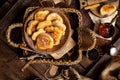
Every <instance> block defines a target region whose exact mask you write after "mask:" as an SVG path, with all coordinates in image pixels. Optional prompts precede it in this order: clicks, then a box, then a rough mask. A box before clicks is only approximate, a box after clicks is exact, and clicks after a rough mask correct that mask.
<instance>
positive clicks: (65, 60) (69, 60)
mask: <svg viewBox="0 0 120 80" xmlns="http://www.w3.org/2000/svg"><path fill="white" fill-rule="evenodd" d="M37 8H38V7H29V8H28V9H27V10H26V12H25V15H24V18H23V21H25V20H26V19H27V16H28V15H29V13H31V11H34V10H35V9H37ZM54 9H55V10H60V11H61V12H63V13H65V14H67V13H76V14H77V15H78V19H79V22H78V24H79V27H81V21H82V16H81V13H80V12H79V11H78V10H76V9H71V8H54ZM15 27H21V28H24V27H23V24H22V23H15V24H11V25H10V26H9V28H8V30H7V32H6V37H7V41H8V43H9V44H10V45H12V46H13V47H17V48H21V49H23V50H24V53H23V54H24V55H25V58H26V59H28V60H30V58H31V57H32V61H31V63H47V64H53V65H67V66H69V65H75V64H78V63H79V62H80V61H81V59H82V50H80V51H79V52H78V50H76V49H77V48H76V47H75V48H74V49H73V51H72V52H71V51H69V52H68V53H66V54H65V55H64V56H63V57H62V58H60V59H58V60H56V59H54V58H52V57H49V54H47V55H43V54H40V53H39V52H37V51H35V50H33V49H31V48H30V47H29V45H28V44H27V43H26V41H25V40H24V38H23V43H22V44H16V43H14V42H12V40H11V39H10V33H11V31H12V29H13V28H15ZM31 53H32V55H31ZM69 53H72V55H71V56H69ZM26 54H27V55H26ZM37 55H40V56H42V57H36V56H37ZM26 56H27V57H26Z"/></svg>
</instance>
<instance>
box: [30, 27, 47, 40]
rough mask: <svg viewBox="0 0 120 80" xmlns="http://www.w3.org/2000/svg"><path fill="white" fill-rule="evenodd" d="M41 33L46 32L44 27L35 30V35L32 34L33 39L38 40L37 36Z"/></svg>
mask: <svg viewBox="0 0 120 80" xmlns="http://www.w3.org/2000/svg"><path fill="white" fill-rule="evenodd" d="M41 33H45V31H44V30H43V29H39V30H38V31H36V32H34V33H33V35H32V37H31V38H32V40H34V41H35V40H36V38H37V36H38V35H39V34H41Z"/></svg>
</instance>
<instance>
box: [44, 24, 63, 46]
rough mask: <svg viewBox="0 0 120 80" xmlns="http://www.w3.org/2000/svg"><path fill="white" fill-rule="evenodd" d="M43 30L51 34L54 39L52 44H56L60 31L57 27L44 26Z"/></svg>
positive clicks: (60, 34)
mask: <svg viewBox="0 0 120 80" xmlns="http://www.w3.org/2000/svg"><path fill="white" fill-rule="evenodd" d="M45 31H46V32H47V33H48V34H50V35H51V36H52V38H53V40H54V45H58V44H59V43H60V39H61V37H62V31H61V30H60V29H59V28H58V27H53V26H51V27H47V28H45Z"/></svg>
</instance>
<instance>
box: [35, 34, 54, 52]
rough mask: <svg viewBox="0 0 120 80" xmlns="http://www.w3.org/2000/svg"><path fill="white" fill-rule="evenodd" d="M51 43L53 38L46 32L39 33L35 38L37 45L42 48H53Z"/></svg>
mask: <svg viewBox="0 0 120 80" xmlns="http://www.w3.org/2000/svg"><path fill="white" fill-rule="evenodd" d="M53 43H54V41H53V38H52V37H51V36H50V35H49V34H47V33H41V34H39V35H38V37H37V40H36V45H37V47H38V48H39V49H42V50H47V49H51V48H53Z"/></svg>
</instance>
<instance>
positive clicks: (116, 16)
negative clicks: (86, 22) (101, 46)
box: [110, 15, 119, 25]
mask: <svg viewBox="0 0 120 80" xmlns="http://www.w3.org/2000/svg"><path fill="white" fill-rule="evenodd" d="M118 17H119V16H118V15H115V17H114V18H113V19H112V20H111V22H110V25H112V23H113V22H114V21H115V20H116V19H117V18H118Z"/></svg>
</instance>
